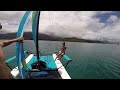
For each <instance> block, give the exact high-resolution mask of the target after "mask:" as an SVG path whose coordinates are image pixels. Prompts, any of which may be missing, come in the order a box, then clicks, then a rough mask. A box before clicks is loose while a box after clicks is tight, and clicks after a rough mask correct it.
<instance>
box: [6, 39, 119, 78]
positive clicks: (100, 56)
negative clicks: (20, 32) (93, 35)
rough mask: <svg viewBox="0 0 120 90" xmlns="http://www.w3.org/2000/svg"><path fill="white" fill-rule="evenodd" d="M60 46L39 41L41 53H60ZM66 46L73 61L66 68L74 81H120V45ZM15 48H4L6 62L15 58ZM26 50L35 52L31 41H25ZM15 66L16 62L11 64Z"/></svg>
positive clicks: (79, 44)
mask: <svg viewBox="0 0 120 90" xmlns="http://www.w3.org/2000/svg"><path fill="white" fill-rule="evenodd" d="M60 46H61V42H60V41H39V47H40V51H41V53H51V52H58V51H59V49H60ZM66 46H67V50H66V55H68V56H69V57H70V58H72V60H73V61H72V62H71V63H70V64H69V65H68V66H67V68H66V70H67V72H68V73H69V75H70V77H71V78H72V79H120V45H115V44H97V43H81V42H80V43H79V42H66ZM15 48H16V47H15V43H14V44H11V45H10V46H8V47H5V48H4V53H5V55H6V60H7V59H8V58H10V57H12V56H15ZM24 48H25V50H26V51H28V52H31V53H34V52H35V46H34V42H33V41H31V40H25V41H24ZM62 63H65V62H64V61H62ZM15 65H16V61H14V62H12V63H10V66H11V67H15Z"/></svg>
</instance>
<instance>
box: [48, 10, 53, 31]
mask: <svg viewBox="0 0 120 90" xmlns="http://www.w3.org/2000/svg"><path fill="white" fill-rule="evenodd" d="M48 14H49V18H50V26H51V30H54V25H53V22H52V19H53V18H52V12H51V11H49V13H48Z"/></svg>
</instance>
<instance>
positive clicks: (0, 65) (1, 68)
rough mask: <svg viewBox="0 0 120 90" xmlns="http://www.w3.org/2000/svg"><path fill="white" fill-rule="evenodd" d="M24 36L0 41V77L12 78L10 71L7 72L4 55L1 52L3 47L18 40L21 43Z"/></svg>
mask: <svg viewBox="0 0 120 90" xmlns="http://www.w3.org/2000/svg"><path fill="white" fill-rule="evenodd" d="M23 40H24V38H23V37H20V38H17V39H12V40H6V41H2V42H0V79H13V77H12V75H11V73H10V72H9V69H8V67H7V65H6V63H5V55H4V52H3V49H2V48H3V47H6V46H8V45H10V44H12V43H14V42H20V43H23Z"/></svg>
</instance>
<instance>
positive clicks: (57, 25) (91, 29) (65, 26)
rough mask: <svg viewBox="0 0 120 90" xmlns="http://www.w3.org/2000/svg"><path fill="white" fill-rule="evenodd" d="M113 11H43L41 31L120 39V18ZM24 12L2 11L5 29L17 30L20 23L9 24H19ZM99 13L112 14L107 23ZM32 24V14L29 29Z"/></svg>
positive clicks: (1, 19) (91, 37)
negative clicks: (102, 20) (101, 20)
mask: <svg viewBox="0 0 120 90" xmlns="http://www.w3.org/2000/svg"><path fill="white" fill-rule="evenodd" d="M111 13H113V11H51V12H47V11H42V12H41V18H40V27H39V28H40V30H39V31H40V32H41V33H50V34H55V35H58V36H64V37H78V38H85V39H103V38H105V39H119V40H120V18H119V17H118V16H116V15H112V14H111ZM23 14H24V11H21V12H20V11H9V12H8V11H5V12H3V11H1V12H0V21H1V22H3V25H4V31H6V32H8V31H10V30H11V31H17V28H18V25H9V24H10V23H14V24H19V23H20V20H21V18H22V16H23ZM98 14H110V16H109V18H108V19H107V23H105V22H100V19H101V18H100V17H96V15H98ZM6 23H9V24H6ZM30 26H31V16H30V18H29V21H28V27H27V28H28V29H29V31H30V30H31V27H30ZM9 29H10V30H9Z"/></svg>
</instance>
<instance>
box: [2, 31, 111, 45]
mask: <svg viewBox="0 0 120 90" xmlns="http://www.w3.org/2000/svg"><path fill="white" fill-rule="evenodd" d="M13 38H16V33H6V34H0V39H13ZM24 38H25V40H32V39H33V38H32V32H25V33H24ZM38 39H39V40H49V41H69V42H86V43H109V42H108V41H98V40H88V39H79V38H76V37H70V38H61V37H58V36H51V35H47V34H42V33H39V37H38Z"/></svg>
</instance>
